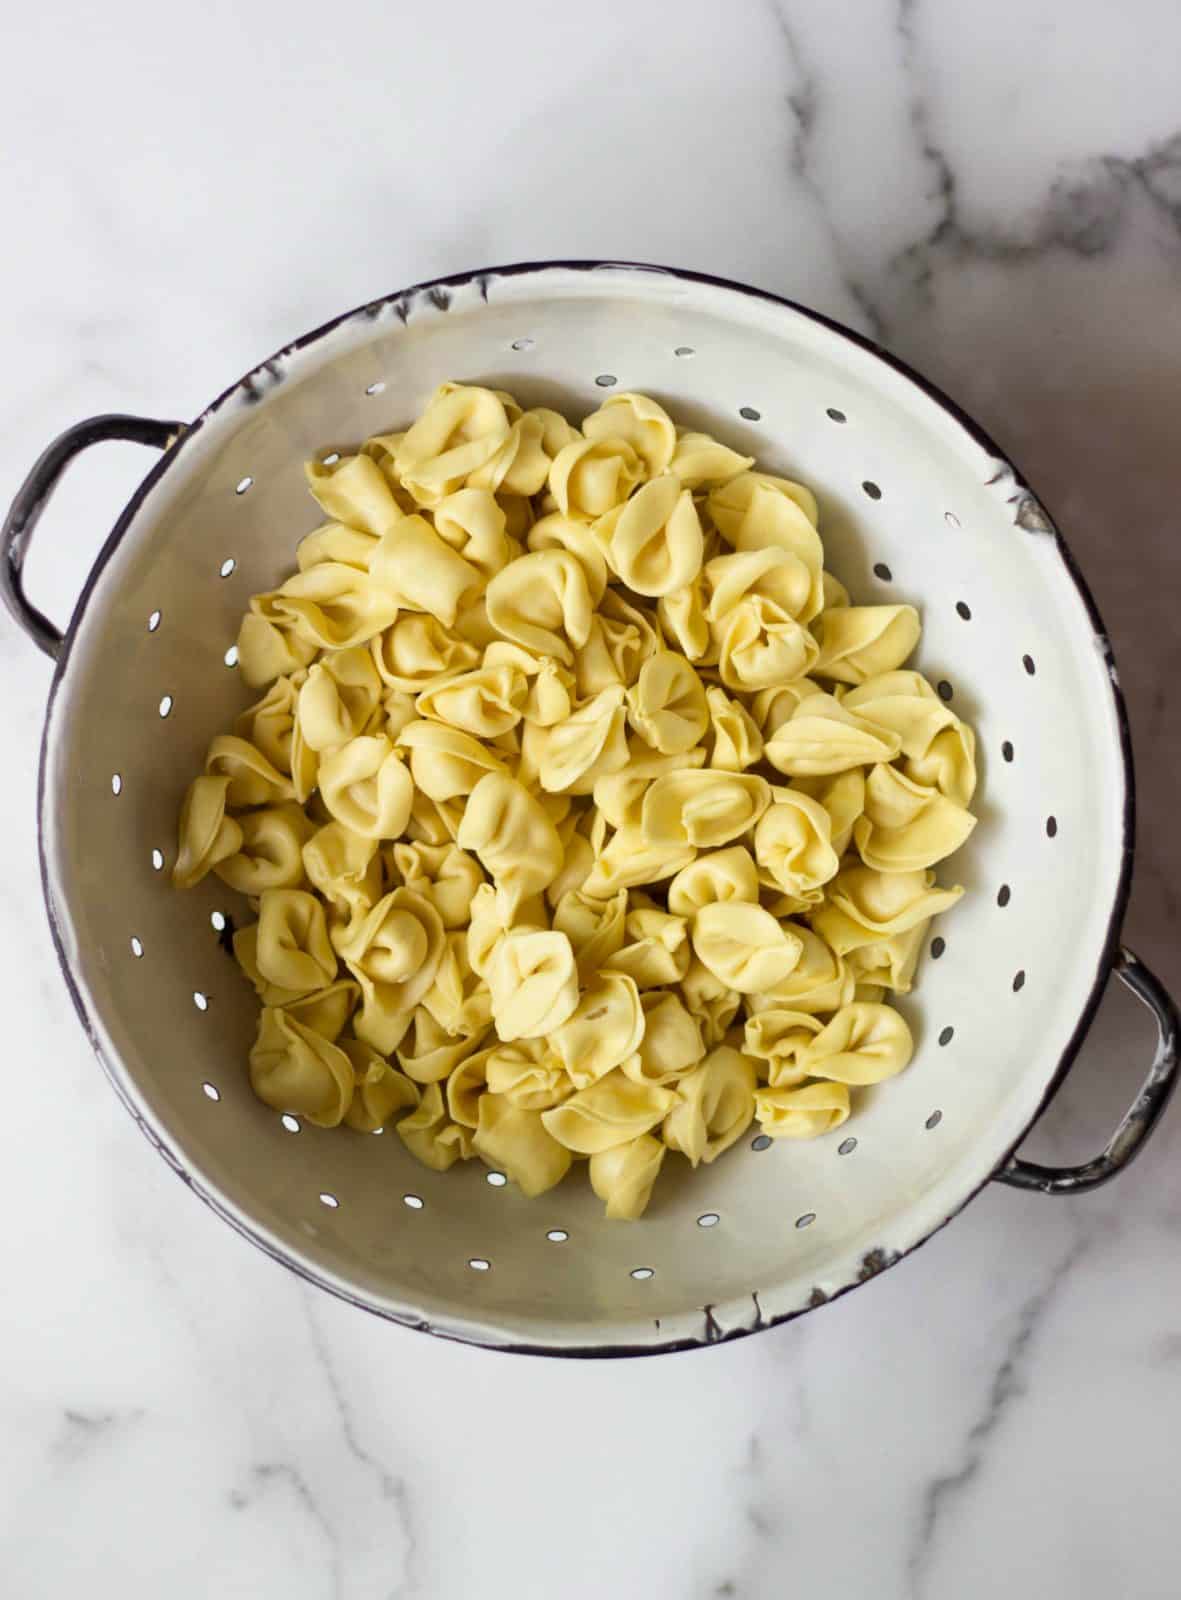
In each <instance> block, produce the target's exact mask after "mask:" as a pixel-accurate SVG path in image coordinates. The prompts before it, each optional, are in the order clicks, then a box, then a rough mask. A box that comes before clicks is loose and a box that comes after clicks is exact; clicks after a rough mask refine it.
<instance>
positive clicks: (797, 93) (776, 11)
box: [766, 0, 885, 342]
mask: <svg viewBox="0 0 1181 1600" xmlns="http://www.w3.org/2000/svg"><path fill="white" fill-rule="evenodd" d="M766 3H767V9H768V11H769V13H770V16H771V20H772V21H773V22H774V24H775V28H776V31H777V32H778V34H779V36H780V38H781V39H782V40H783V44H784V47H785V50H786V52H787V55H788V57H789V59H790V61H791V64H792V66H793V68H794V69H795V77H796V87H795V88H794V89H789V90H788V92H787V95H786V100H787V105H788V109H789V110H790V112H791V114H792V119H793V121H794V125H795V126H794V131H793V133H792V140H791V149H790V155H789V165H790V169H791V171H792V173H793V174H794V175H795V176H796V177H797V178H798V179H799V180H800V182H801V183H802V184H803V186H804V188H805V189H806V190H807V191H808V193H809V194H810V195H811V196H812V198H813V200H814V201H815V203H816V207H817V210H818V211H819V213H820V216H821V218H822V219H823V221H824V225H825V227H826V228H827V230H828V235H829V240H830V242H831V245H832V251H833V256H834V259H835V261H836V264H837V270H838V272H839V273H840V279H841V285H842V287H843V288H844V290H845V292H846V294H847V295H848V296H849V298H850V300H852V302H853V304H854V305H855V306H856V307H857V310H858V311H859V312H860V313H861V316H862V318H863V320H864V322H865V324H866V327H867V328H868V330H869V333H870V335H871V337H873V338H874V339H876V340H878V341H879V342H880V341H881V340H882V339H883V338H884V336H885V324H884V323H883V321H882V317H881V313H880V311H879V310H878V307H877V305H876V303H875V302H874V300H873V298H872V297H871V296H870V294H869V292H868V291H867V289H866V288H865V286H864V284H863V283H861V281H860V279H859V278H858V277H857V276H856V275H855V274H854V273H853V271H852V269H851V268H850V266H849V263H848V258H847V254H846V251H845V249H844V242H843V240H842V239H841V236H840V234H839V232H838V230H837V229H836V227H835V226H834V224H833V220H832V216H831V213H830V211H829V207H828V203H827V200H826V198H825V195H824V190H823V188H822V186H821V185H820V184H819V183H818V182H817V181H816V177H815V174H814V172H813V167H812V156H811V144H812V135H813V132H814V130H815V127H816V117H817V113H818V110H819V106H820V91H819V86H818V83H817V78H816V74H815V73H813V72H812V71H811V70H810V69H809V68H808V66H807V63H806V61H805V55H804V51H803V49H802V47H801V45H800V42H799V39H798V37H797V35H796V30H795V28H794V26H793V25H792V22H791V19H790V18H789V16H788V14H787V5H786V0H766Z"/></svg>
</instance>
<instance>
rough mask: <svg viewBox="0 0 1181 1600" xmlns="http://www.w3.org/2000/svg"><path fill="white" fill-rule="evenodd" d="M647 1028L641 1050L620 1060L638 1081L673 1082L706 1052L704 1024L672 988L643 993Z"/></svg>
mask: <svg viewBox="0 0 1181 1600" xmlns="http://www.w3.org/2000/svg"><path fill="white" fill-rule="evenodd" d="M640 1004H641V1006H642V1007H643V1013H644V1031H643V1036H642V1038H641V1039H640V1042H639V1048H638V1052H637V1053H636V1054H634V1055H632V1056H630V1057H629V1058H628V1059H626V1060H625V1061H623V1062H622V1063H621V1065H622V1067H623V1071H624V1072H625V1073H626V1074H627V1076H628V1077H629V1078H632V1079H634V1080H635V1081H636V1082H645V1083H659V1084H670V1083H674V1082H675V1081H676V1080H677V1079H678V1078H681V1077H683V1076H684V1074H685V1073H686V1072H688V1071H689V1070H690V1069H691V1068H692V1067H695V1066H696V1065H697V1063H698V1062H699V1061H700V1060H701V1059H702V1057H703V1056H704V1055H705V1041H704V1040H703V1038H702V1036H701V1023H700V1021H699V1020H698V1018H696V1017H695V1016H694V1015H693V1013H692V1012H691V1011H689V1010H688V1009H687V1008H686V1006H685V1004H684V1002H683V1001H682V1000H681V999H680V998H679V997H678V996H677V995H675V994H674V993H673V992H672V990H671V989H648V990H646V991H645V992H644V993H643V994H642V995H641V996H640Z"/></svg>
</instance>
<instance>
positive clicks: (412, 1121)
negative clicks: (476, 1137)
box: [396, 1083, 474, 1172]
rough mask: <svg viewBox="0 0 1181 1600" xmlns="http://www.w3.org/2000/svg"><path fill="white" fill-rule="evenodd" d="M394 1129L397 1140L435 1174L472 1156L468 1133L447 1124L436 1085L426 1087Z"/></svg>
mask: <svg viewBox="0 0 1181 1600" xmlns="http://www.w3.org/2000/svg"><path fill="white" fill-rule="evenodd" d="M396 1126H397V1130H398V1138H399V1139H401V1141H402V1143H403V1144H404V1145H405V1146H406V1148H407V1150H409V1151H410V1154H411V1155H412V1156H416V1157H417V1158H418V1160H419V1161H421V1162H422V1164H423V1165H424V1166H426V1167H431V1168H433V1170H434V1171H435V1172H446V1171H447V1170H448V1168H450V1167H453V1166H454V1165H455V1163H456V1162H457V1161H459V1160H464V1161H466V1160H468V1159H469V1157H471V1156H472V1155H473V1154H474V1146H473V1141H472V1134H471V1130H470V1129H469V1128H463V1127H460V1126H459V1125H458V1124H456V1123H454V1122H452V1121H451V1119H450V1117H449V1116H448V1115H447V1107H446V1105H445V1104H444V1101H443V1091H442V1089H441V1088H440V1087H439V1085H438V1084H437V1083H428V1084H427V1086H426V1088H425V1089H424V1090H423V1091H422V1098H421V1099H420V1100H419V1102H418V1106H417V1109H416V1110H414V1111H412V1112H410V1114H409V1116H405V1117H403V1118H402V1119H401V1121H400V1122H398V1123H397V1125H396Z"/></svg>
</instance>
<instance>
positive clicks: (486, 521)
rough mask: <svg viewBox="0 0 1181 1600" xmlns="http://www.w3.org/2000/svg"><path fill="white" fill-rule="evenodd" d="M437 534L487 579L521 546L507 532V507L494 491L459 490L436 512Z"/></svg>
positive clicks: (506, 563)
mask: <svg viewBox="0 0 1181 1600" xmlns="http://www.w3.org/2000/svg"><path fill="white" fill-rule="evenodd" d="M434 524H435V532H436V533H437V534H438V535H439V538H440V539H442V540H443V542H444V544H447V545H450V547H451V549H452V550H454V551H455V552H456V554H457V555H460V556H462V557H463V559H464V560H465V561H466V562H467V563H468V564H469V565H470V566H473V567H474V568H475V569H476V571H477V572H479V573H481V574H482V576H483V577H484V578H485V579H488V578H492V577H495V575H496V574H497V573H498V572H499V571H500V570H501V568H502V567H506V566H508V564H509V562H510V561H511V560H512V559H513V557H514V556H515V555H519V554H520V547H519V546H518V545H516V543H515V541H514V540H513V539H512V538H511V537H510V535H509V533H508V531H507V519H506V517H505V513H504V508H503V507H502V506H501V505H500V504H499V503H498V502H497V499H496V496H495V495H494V494H493V493H492V491H491V490H490V489H471V488H469V489H458V490H457V491H456V492H455V493H454V494H449V495H448V496H447V497H446V499H444V500H440V501H439V504H438V505H437V506H436V507H435V510H434Z"/></svg>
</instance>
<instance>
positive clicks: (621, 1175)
mask: <svg viewBox="0 0 1181 1600" xmlns="http://www.w3.org/2000/svg"><path fill="white" fill-rule="evenodd" d="M667 1153H668V1147H667V1145H664V1144H661V1142H660V1140H659V1139H654V1138H653V1137H652V1135H651V1134H650V1133H641V1134H640V1136H639V1137H638V1138H636V1139H629V1140H628V1141H627V1143H626V1144H617V1145H613V1146H612V1148H611V1149H610V1150H599V1151H597V1152H596V1153H595V1154H594V1155H592V1156H591V1158H590V1161H589V1163H588V1167H589V1171H590V1181H591V1188H592V1189H593V1190H594V1191H595V1193H596V1195H598V1197H599V1199H600V1200H602V1201H603V1205H604V1213H603V1214H604V1215H605V1216H607V1217H609V1218H612V1219H613V1220H616V1221H625V1222H632V1221H635V1219H636V1218H637V1217H642V1216H643V1214H644V1212H645V1211H646V1210H647V1208H648V1201H649V1200H650V1199H651V1197H652V1188H653V1185H654V1184H655V1182H656V1179H657V1177H658V1176H659V1175H660V1168H661V1165H662V1163H663V1161H664V1158H665V1156H666V1154H667Z"/></svg>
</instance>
